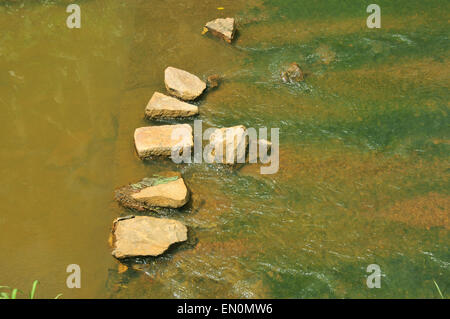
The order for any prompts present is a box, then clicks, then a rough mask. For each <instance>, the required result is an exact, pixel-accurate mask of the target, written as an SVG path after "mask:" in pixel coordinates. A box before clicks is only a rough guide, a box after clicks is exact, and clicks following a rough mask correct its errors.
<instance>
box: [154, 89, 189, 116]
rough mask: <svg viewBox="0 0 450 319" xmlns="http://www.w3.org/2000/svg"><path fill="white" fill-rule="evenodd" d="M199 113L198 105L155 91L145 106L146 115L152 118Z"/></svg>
mask: <svg viewBox="0 0 450 319" xmlns="http://www.w3.org/2000/svg"><path fill="white" fill-rule="evenodd" d="M196 114H198V107H197V106H196V105H192V104H189V103H186V102H182V101H180V100H178V99H176V98H174V97H171V96H167V95H165V94H162V93H159V92H155V93H154V94H153V96H152V98H151V99H150V101H149V102H148V104H147V107H146V108H145V116H146V117H148V118H151V119H158V118H174V117H188V116H193V115H196Z"/></svg>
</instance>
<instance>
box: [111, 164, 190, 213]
mask: <svg viewBox="0 0 450 319" xmlns="http://www.w3.org/2000/svg"><path fill="white" fill-rule="evenodd" d="M115 199H116V200H117V201H118V202H119V203H120V204H121V205H123V206H125V207H128V208H132V209H136V210H139V211H144V210H154V208H155V207H164V208H179V207H182V206H184V205H185V204H186V203H187V202H188V201H189V190H188V189H187V187H186V184H185V183H184V180H183V178H182V177H181V174H179V173H176V172H164V173H160V174H159V175H154V176H153V177H150V178H148V177H147V178H144V179H142V180H141V181H139V182H137V183H134V184H130V185H127V186H124V187H122V188H119V189H118V190H116V192H115Z"/></svg>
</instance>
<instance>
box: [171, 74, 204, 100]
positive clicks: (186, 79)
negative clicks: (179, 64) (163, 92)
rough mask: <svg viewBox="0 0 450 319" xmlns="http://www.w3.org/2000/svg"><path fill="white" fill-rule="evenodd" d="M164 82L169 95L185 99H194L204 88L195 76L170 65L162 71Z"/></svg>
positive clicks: (202, 83)
mask: <svg viewBox="0 0 450 319" xmlns="http://www.w3.org/2000/svg"><path fill="white" fill-rule="evenodd" d="M164 83H165V85H166V89H167V91H168V92H169V93H170V94H171V95H173V96H176V97H178V98H180V99H182V100H186V101H190V100H195V99H196V98H198V97H199V96H200V95H201V94H202V93H203V91H204V90H205V89H206V83H205V82H203V81H202V80H200V79H199V78H198V77H197V76H195V75H193V74H191V73H189V72H186V71H183V70H180V69H176V68H173V67H171V66H169V67H168V68H166V70H165V71H164Z"/></svg>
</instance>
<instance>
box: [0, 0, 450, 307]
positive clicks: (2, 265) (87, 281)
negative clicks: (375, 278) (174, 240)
mask: <svg viewBox="0 0 450 319" xmlns="http://www.w3.org/2000/svg"><path fill="white" fill-rule="evenodd" d="M73 2H76V3H78V4H79V5H80V7H81V15H82V25H81V28H80V29H69V28H67V27H66V18H67V16H68V13H66V6H67V5H68V4H69V3H73ZM377 4H379V5H380V7H381V10H382V13H381V14H382V15H381V17H382V26H381V29H368V28H367V26H366V19H367V16H368V15H369V14H368V13H366V5H367V4H363V3H361V2H360V1H349V0H346V1H343V0H339V1H338V0H324V1H303V0H275V1H263V0H246V1H235V0H234V1H231V0H223V1H217V0H214V1H213V0H205V1H201V4H200V2H199V1H194V0H189V1H184V0H181V1H172V0H167V1H143V0H129V1H120V0H85V1H81V0H79V1H72V0H71V1H50V0H48V1H43V0H41V1H31V0H30V1H25V0H23V1H5V0H0V29H1V30H2V31H1V35H0V107H1V110H2V114H1V116H0V132H1V136H2V138H1V139H0V164H1V165H0V169H1V173H0V176H1V185H2V186H1V187H0V208H1V211H0V256H1V257H0V258H1V259H0V285H8V286H12V287H17V288H19V289H21V290H22V291H24V292H27V291H28V290H29V289H30V288H31V283H32V282H33V280H35V279H38V280H39V281H40V285H39V287H38V290H37V297H38V298H51V297H53V296H55V295H57V294H58V293H63V298H211V297H222V298H257V297H261V298H370V297H379V298H391V297H392V298H417V297H420V298H437V297H439V294H438V292H437V290H436V287H435V285H434V283H433V280H434V281H436V283H437V284H438V285H439V287H440V288H441V291H442V292H443V293H444V294H446V295H447V296H448V288H449V286H450V276H449V274H450V254H449V251H448V244H449V228H450V223H449V211H450V197H449V181H448V177H449V174H448V173H449V171H448V167H449V160H448V159H449V157H448V156H449V138H450V137H449V135H450V134H449V129H448V123H449V120H448V111H449V104H448V98H449V93H448V92H449V91H448V89H449V82H450V80H449V79H450V65H449V47H448V43H449V42H448V35H449V33H448V30H449V23H448V21H449V12H450V11H449V9H450V8H449V7H450V4H449V2H448V1H439V0H432V1H418V0H398V1H395V2H393V1H384V0H383V1H382V0H379V1H378V2H377ZM219 8H223V9H219ZM227 16H232V17H235V18H236V20H237V24H238V30H239V31H238V34H237V37H236V40H235V41H234V42H233V44H232V45H228V44H227V43H225V42H223V41H220V40H217V39H215V38H212V37H210V36H208V35H202V34H201V32H202V27H203V25H204V24H205V23H206V22H207V21H209V20H212V19H214V18H216V17H227ZM294 61H295V62H297V63H299V64H300V65H301V66H302V67H303V68H304V70H305V72H306V73H307V77H306V81H305V82H304V83H300V84H284V83H282V81H281V80H280V76H279V75H280V72H281V71H282V70H283V69H285V68H286V67H287V66H288V65H289V64H290V63H291V62H294ZM169 65H170V66H174V67H178V68H181V69H185V70H187V71H189V72H192V73H194V74H196V75H198V76H199V77H200V78H202V79H206V77H207V76H209V75H211V74H219V75H221V76H222V77H223V81H222V83H221V84H220V86H219V88H217V89H215V90H212V91H210V92H208V93H207V94H206V95H205V96H204V97H203V98H202V99H200V100H199V101H198V102H196V103H197V104H198V105H199V109H200V115H199V117H198V119H200V120H202V121H203V126H204V128H206V127H224V126H234V125H240V124H242V125H245V126H247V127H253V128H260V127H267V128H269V130H270V128H279V129H280V155H279V158H280V168H279V171H278V172H277V173H276V174H272V175H261V174H260V166H261V165H260V164H249V165H245V166H244V167H241V168H239V169H235V170H230V169H225V168H223V167H219V166H217V165H209V164H180V165H176V164H174V163H172V162H171V161H169V160H154V161H149V162H145V163H144V162H142V161H140V160H139V159H138V158H137V156H136V155H135V152H134V146H133V131H134V129H135V128H136V127H140V126H145V125H152V124H161V122H158V123H151V122H149V121H147V120H145V119H144V118H143V114H144V107H145V105H146V103H147V102H148V100H149V98H150V97H151V95H152V94H153V92H154V91H160V92H165V88H164V79H163V70H164V69H165V68H166V67H167V66H169ZM177 122H178V121H166V122H162V123H177ZM186 122H187V123H192V120H189V121H186ZM163 170H177V171H180V172H181V173H182V174H183V176H184V177H185V180H186V183H187V184H188V186H189V188H190V189H191V191H192V200H191V202H190V203H189V204H188V205H187V207H185V208H183V209H181V210H180V211H174V212H170V213H167V214H165V216H162V217H170V218H174V219H177V220H180V221H182V222H183V223H185V224H186V225H188V226H189V229H190V232H189V240H188V242H187V243H185V244H182V245H178V246H176V247H174V248H172V249H170V250H169V251H168V252H167V253H166V254H165V255H163V256H162V257H160V258H157V259H152V260H138V261H137V262H138V263H140V265H139V270H129V271H127V272H125V273H121V274H119V273H118V270H117V269H118V264H117V262H116V261H115V260H114V258H113V257H112V256H111V254H110V252H111V250H110V248H109V246H108V236H109V233H110V229H111V224H112V221H113V219H115V218H116V217H118V216H125V215H127V214H130V213H131V212H130V211H127V210H124V209H123V208H120V207H119V206H118V205H117V204H116V203H115V202H114V200H113V191H114V189H115V188H117V187H120V186H123V185H125V184H127V183H129V182H135V181H137V180H140V179H141V178H142V177H145V176H148V175H151V174H154V173H158V172H160V171H163ZM69 264H78V265H79V266H80V267H81V278H82V279H81V288H80V289H69V288H67V286H66V278H67V276H68V273H67V272H66V267H67V265H69ZM370 264H377V265H379V266H380V268H381V271H382V278H381V288H380V289H369V288H368V287H367V285H366V277H367V276H368V275H369V273H367V272H366V269H367V266H368V265H370ZM22 296H23V297H26V295H22Z"/></svg>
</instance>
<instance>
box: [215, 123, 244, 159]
mask: <svg viewBox="0 0 450 319" xmlns="http://www.w3.org/2000/svg"><path fill="white" fill-rule="evenodd" d="M209 144H210V145H211V146H212V145H214V149H213V150H212V151H211V152H209V153H208V161H209V162H210V163H213V162H216V163H224V164H235V163H237V162H238V158H241V157H243V158H244V161H245V154H246V151H247V146H248V136H247V132H246V128H245V126H243V125H238V126H233V127H224V128H220V129H216V130H215V131H214V132H213V133H212V134H211V135H210V137H209ZM221 147H222V156H221V157H220V156H219V155H218V154H216V150H219V149H220V148H221ZM227 149H228V150H229V151H228V154H227ZM242 152H243V153H242ZM217 156H218V158H216V157H217Z"/></svg>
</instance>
